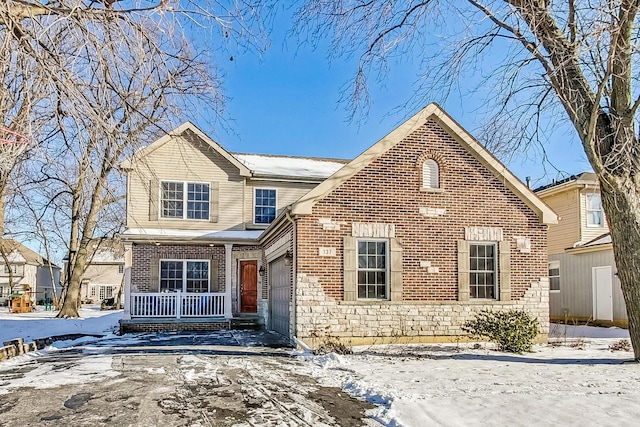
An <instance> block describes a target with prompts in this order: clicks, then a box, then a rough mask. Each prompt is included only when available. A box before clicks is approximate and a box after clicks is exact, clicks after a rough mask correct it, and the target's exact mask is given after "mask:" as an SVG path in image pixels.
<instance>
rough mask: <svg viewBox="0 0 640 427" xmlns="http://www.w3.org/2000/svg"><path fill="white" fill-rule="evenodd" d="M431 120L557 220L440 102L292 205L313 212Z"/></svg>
mask: <svg viewBox="0 0 640 427" xmlns="http://www.w3.org/2000/svg"><path fill="white" fill-rule="evenodd" d="M428 120H434V121H435V122H437V123H438V124H439V125H440V126H442V128H443V129H444V130H446V131H447V132H448V133H449V135H451V136H452V137H453V138H454V139H455V140H456V141H457V142H458V143H459V144H460V145H461V146H462V147H463V148H465V149H466V150H467V151H468V152H469V153H470V154H471V155H472V156H473V157H475V158H476V160H478V161H479V162H480V163H481V164H482V165H484V166H485V167H486V168H487V169H488V170H489V171H491V172H492V173H493V174H494V175H495V176H497V177H499V178H501V181H502V182H503V183H504V184H505V185H506V186H507V188H509V189H510V190H511V191H513V192H514V193H515V194H516V195H517V196H518V197H519V198H520V199H521V200H522V201H523V202H525V203H526V204H527V206H529V207H530V208H531V209H532V210H533V211H534V212H536V213H537V214H538V216H539V217H540V221H541V222H542V223H543V224H557V223H558V217H557V215H556V214H555V212H553V211H552V210H551V208H549V207H548V206H547V205H546V204H545V203H544V202H543V201H542V200H540V198H538V196H536V195H535V194H534V193H533V191H531V189H529V188H528V187H527V186H526V185H525V184H524V183H523V182H522V181H520V180H519V179H518V178H517V177H516V176H515V175H514V174H513V173H511V171H509V170H508V169H507V168H506V166H504V165H503V164H502V163H501V162H500V161H499V160H498V159H496V158H495V157H494V156H493V155H492V154H491V153H489V152H488V151H487V150H486V149H485V148H484V147H483V146H482V145H481V144H480V143H479V142H478V141H476V140H475V139H474V138H473V137H472V136H471V134H469V133H468V132H467V131H466V130H464V129H463V128H462V126H460V125H459V124H458V123H457V122H456V121H455V120H454V119H453V118H451V116H449V115H448V114H447V113H446V112H445V111H444V110H443V109H442V108H441V107H440V106H439V105H438V104H435V103H431V104H429V105H427V106H426V107H425V108H423V109H422V110H421V111H420V112H418V113H417V114H416V115H414V116H413V117H411V118H410V119H409V120H407V121H406V122H404V123H403V124H401V125H400V126H398V127H397V128H396V129H394V130H393V131H391V133H389V134H388V135H387V136H385V137H384V138H382V139H381V140H380V141H378V142H376V143H375V144H373V145H372V146H371V147H369V149H367V150H365V151H364V152H363V153H362V154H360V155H359V156H358V157H356V158H355V159H354V160H352V161H351V162H349V163H347V164H346V165H345V166H344V167H343V168H341V169H340V170H338V171H337V172H335V173H334V174H333V175H331V176H330V177H329V178H327V179H326V180H325V181H323V182H322V183H321V184H319V185H318V186H317V187H315V188H314V189H313V190H311V191H309V192H308V193H307V194H306V195H304V196H302V197H301V198H300V199H299V200H298V201H297V202H295V203H294V204H293V206H292V210H291V212H292V214H293V215H309V214H311V213H312V209H313V206H314V205H315V204H316V203H317V202H318V201H320V200H322V199H323V198H324V197H326V196H327V195H328V194H330V193H331V192H332V191H333V190H335V189H336V188H337V187H338V186H339V185H341V184H342V183H344V182H345V181H347V180H348V179H350V178H351V177H353V176H354V175H355V174H357V173H358V172H360V171H361V170H362V169H364V168H365V167H367V166H368V165H369V164H371V163H372V162H373V161H374V160H376V159H377V158H378V157H380V156H382V155H384V154H385V153H386V152H387V151H389V150H390V149H391V148H393V147H394V146H395V145H396V144H398V143H399V142H400V141H402V140H403V139H405V138H406V137H407V136H408V135H410V134H411V133H412V132H414V131H415V130H417V129H418V128H419V127H420V126H422V125H423V124H425V123H426V122H427V121H428Z"/></svg>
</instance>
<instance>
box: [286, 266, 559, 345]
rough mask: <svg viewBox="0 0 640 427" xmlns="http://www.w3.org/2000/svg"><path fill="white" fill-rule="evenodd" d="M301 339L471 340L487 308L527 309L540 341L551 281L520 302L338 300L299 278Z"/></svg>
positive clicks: (367, 341) (309, 279) (310, 280)
mask: <svg viewBox="0 0 640 427" xmlns="http://www.w3.org/2000/svg"><path fill="white" fill-rule="evenodd" d="M296 303H297V311H296V318H297V325H296V335H297V338H298V339H299V340H301V341H303V342H304V343H305V344H307V345H309V346H311V347H313V346H314V342H316V341H318V339H322V337H324V336H327V335H330V336H332V337H336V338H338V339H340V340H341V341H343V342H350V343H351V344H353V345H358V344H372V343H373V344H375V343H392V342H397V343H409V342H459V341H464V340H468V338H467V335H466V334H465V333H464V332H463V331H462V325H464V323H465V322H466V321H467V320H470V319H472V318H473V317H474V315H475V314H476V313H477V312H479V311H480V310H483V309H492V310H510V309H518V310H526V311H528V312H529V313H530V314H531V315H532V316H534V317H536V318H537V319H538V321H539V322H540V332H541V334H540V337H539V341H541V342H542V341H545V342H546V338H547V336H548V334H549V279H548V278H546V277H545V278H541V279H540V281H539V282H535V283H532V284H531V287H530V288H529V289H528V290H527V291H526V293H525V295H524V297H523V298H521V299H520V300H517V301H486V300H482V301H465V302H458V301H436V302H428V301H376V302H369V301H336V300H334V299H332V298H328V297H326V296H325V294H324V292H323V290H322V287H321V286H320V284H319V283H318V279H317V278H314V277H308V276H307V275H305V274H299V275H298V278H297V288H296Z"/></svg>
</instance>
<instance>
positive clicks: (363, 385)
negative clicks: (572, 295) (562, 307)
mask: <svg viewBox="0 0 640 427" xmlns="http://www.w3.org/2000/svg"><path fill="white" fill-rule="evenodd" d="M82 315H83V316H84V318H83V319H75V320H73V319H53V318H52V317H53V313H51V312H36V313H32V314H29V315H13V314H9V313H0V338H2V340H7V339H11V338H15V337H18V336H22V337H24V338H25V339H26V340H29V338H39V337H44V336H51V335H62V334H71V333H93V334H108V335H109V340H110V341H113V342H114V343H117V342H118V340H117V339H114V336H113V335H112V334H111V331H112V330H113V328H114V327H115V326H116V325H117V320H118V318H119V317H120V316H121V313H120V312H100V311H99V310H96V309H85V310H83V312H82ZM551 335H552V341H553V344H550V345H536V346H535V348H534V351H533V352H532V353H527V354H523V355H514V354H509V353H503V352H498V351H495V350H494V347H493V345H492V344H488V343H480V344H468V343H450V344H423V345H378V346H368V347H357V348H355V354H353V355H348V356H339V355H336V354H329V355H324V356H311V355H309V354H306V353H297V352H296V353H295V354H296V355H298V356H299V357H298V360H299V361H302V362H303V363H302V364H301V365H300V367H296V368H292V369H294V370H295V371H297V372H299V373H304V374H307V375H312V376H315V377H317V378H319V379H320V381H321V383H322V384H324V385H326V386H339V387H341V388H342V389H344V390H346V391H347V392H349V393H350V394H352V395H354V396H357V397H361V398H364V399H367V400H369V401H370V402H372V403H376V404H378V405H379V406H378V407H377V408H376V409H373V410H371V411H370V415H371V417H372V418H373V419H374V420H376V421H377V423H379V424H381V425H385V426H439V425H442V426H469V425H496V426H502V425H516V426H518V425H534V426H555V425H581V426H590V425H593V426H596V425H597V426H607V425H611V426H613V425H615V426H626V425H628V426H635V425H637V423H638V420H639V419H640V365H638V364H636V363H631V360H632V356H633V353H631V352H630V351H621V350H616V351H614V350H612V345H614V344H617V343H619V342H620V340H622V339H628V331H626V330H624V329H618V328H596V327H588V326H564V325H552V331H551ZM122 339H123V340H131V339H134V337H133V336H129V337H123V338H122ZM66 345H80V344H79V343H78V344H74V343H68V344H66ZM54 351H55V348H49V349H48V354H49V355H51V354H52V352H54ZM38 353H40V354H42V353H41V352H38ZM44 353H47V352H44ZM25 357H41V356H39V355H32V356H20V357H18V358H15V359H11V360H9V361H5V362H0V364H2V363H5V364H6V363H10V364H16V363H20V358H25ZM265 357H267V356H265ZM267 366H268V364H267ZM110 369H113V368H111V366H110V365H109V364H106V363H105V364H104V365H102V366H95V365H94V366H91V369H90V370H88V371H91V374H89V373H88V372H83V373H82V374H83V375H81V376H78V377H77V378H80V377H82V378H81V380H82V381H85V382H91V381H100V379H104V378H105V377H109V370H110ZM216 369H217V368H216V367H211V369H206V370H204V371H203V372H200V373H199V374H198V375H200V376H202V375H204V374H205V373H206V372H212V375H215V371H216ZM47 375H49V376H51V375H56V373H55V372H53V373H52V372H48V373H47ZM60 375H68V373H66V374H65V373H60ZM60 383H64V382H63V381H60V382H59V384H60ZM23 386H26V384H24V385H23ZM7 391H9V390H7ZM9 392H10V391H9ZM369 424H370V425H375V423H371V422H369Z"/></svg>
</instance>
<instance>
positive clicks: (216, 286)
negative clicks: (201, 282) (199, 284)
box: [209, 258, 222, 292]
mask: <svg viewBox="0 0 640 427" xmlns="http://www.w3.org/2000/svg"><path fill="white" fill-rule="evenodd" d="M209 283H210V284H211V285H210V286H209V289H210V290H209V292H222V291H221V290H220V280H219V279H218V259H217V258H211V262H210V263H209Z"/></svg>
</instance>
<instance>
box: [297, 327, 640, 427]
mask: <svg viewBox="0 0 640 427" xmlns="http://www.w3.org/2000/svg"><path fill="white" fill-rule="evenodd" d="M556 328H557V329H558V330H556V331H555V332H554V333H556V334H557V335H558V336H559V337H560V338H559V339H558V341H559V342H558V343H557V344H556V345H537V346H535V348H534V352H533V353H527V354H523V355H515V354H510V353H503V352H498V351H495V350H493V345H492V344H487V343H483V344H479V345H478V344H466V343H465V344H424V345H378V346H370V347H357V348H355V349H354V350H355V354H354V355H349V356H338V355H335V354H330V355H325V356H314V357H310V358H308V360H309V361H310V362H311V366H312V368H311V369H310V373H312V374H314V375H316V376H319V377H321V378H322V381H323V382H324V383H326V384H327V385H334V386H340V387H342V388H343V389H344V390H346V391H348V392H349V393H351V394H352V395H355V396H360V397H363V398H366V399H367V400H368V401H370V402H372V403H377V404H381V407H379V408H377V409H374V410H373V412H372V413H371V415H372V416H373V417H374V418H375V419H377V420H378V421H379V422H380V423H382V424H383V425H386V426H469V425H496V426H502V425H536V426H555V425H600V426H601V425H617V426H625V425H629V426H631V425H634V426H635V425H637V422H638V419H640V366H639V365H638V364H635V363H626V362H631V360H632V357H633V353H631V352H627V351H611V350H610V349H609V346H610V345H611V344H613V343H617V342H619V341H620V339H621V338H623V337H628V331H626V330H624V329H618V328H594V327H579V328H575V327H568V328H565V327H564V326H562V325H559V326H556ZM574 333H575V334H577V336H579V337H582V338H576V337H575V336H572V334H574ZM601 336H607V337H612V336H613V337H615V338H599V337H601ZM591 337H597V338H591ZM476 347H477V348H476Z"/></svg>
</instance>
